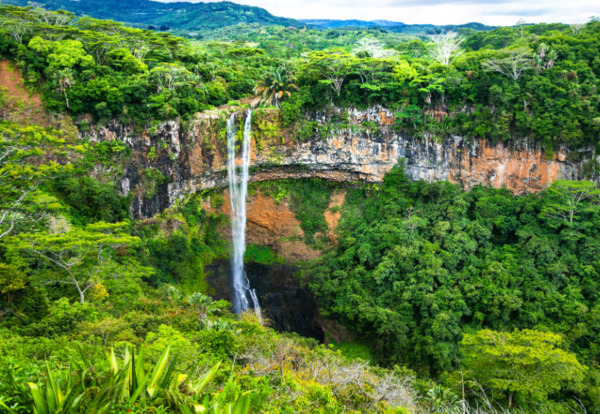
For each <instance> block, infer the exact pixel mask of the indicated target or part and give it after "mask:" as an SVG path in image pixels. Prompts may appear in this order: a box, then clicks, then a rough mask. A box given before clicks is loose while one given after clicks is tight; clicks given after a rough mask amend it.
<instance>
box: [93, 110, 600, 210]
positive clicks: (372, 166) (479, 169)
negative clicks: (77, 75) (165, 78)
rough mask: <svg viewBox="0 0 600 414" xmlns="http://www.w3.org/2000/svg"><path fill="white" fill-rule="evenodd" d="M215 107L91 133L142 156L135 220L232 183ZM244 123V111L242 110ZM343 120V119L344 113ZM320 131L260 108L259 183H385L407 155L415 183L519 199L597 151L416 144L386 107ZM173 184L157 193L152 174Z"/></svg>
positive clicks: (126, 185)
mask: <svg viewBox="0 0 600 414" xmlns="http://www.w3.org/2000/svg"><path fill="white" fill-rule="evenodd" d="M227 116H228V113H227V112H225V111H223V110H220V111H219V110H215V111H212V112H205V113H202V114H198V115H197V116H196V117H195V118H194V119H193V120H192V121H191V122H190V123H189V125H188V126H187V127H185V128H184V127H183V126H182V124H181V123H180V122H175V121H170V122H165V123H163V124H160V125H158V126H157V127H156V128H154V130H152V131H145V132H143V133H136V132H135V131H134V129H133V128H131V127H128V126H126V125H123V124H122V123H119V122H109V123H108V124H106V125H104V126H102V127H95V128H92V129H91V131H89V132H87V133H86V135H87V136H89V138H90V139H91V140H95V141H101V140H119V141H122V142H125V143H126V144H127V145H128V146H129V147H130V148H131V150H132V153H131V158H130V159H129V160H128V162H127V164H126V165H125V167H124V171H123V174H122V176H121V177H120V178H119V180H120V187H121V191H122V193H123V194H124V195H125V194H130V193H133V202H132V207H131V208H132V213H133V215H134V216H135V217H140V218H143V217H151V216H153V215H155V214H156V213H158V212H160V211H161V210H163V209H165V208H168V207H169V206H171V205H172V204H173V203H175V202H176V201H177V200H178V199H179V198H181V197H182V196H183V195H185V194H186V193H191V192H196V191H199V190H203V189H209V188H214V187H225V186H226V182H227V177H226V174H227V172H226V171H227V170H226V155H225V151H224V150H225V133H226V130H225V128H226V127H225V120H226V118H227ZM238 118H239V119H240V121H239V122H238V123H239V124H241V123H242V122H241V118H242V114H241V113H240V114H239V117H238ZM338 118H339V114H338ZM313 120H314V125H315V126H316V127H317V128H316V131H318V132H316V133H315V134H313V136H312V137H310V138H308V139H307V140H306V141H304V142H301V141H300V140H299V139H297V138H295V137H294V136H292V134H291V133H290V132H289V131H286V130H285V129H284V128H282V127H281V125H280V120H279V117H278V113H277V111H274V110H272V111H270V110H259V111H255V114H254V122H253V131H254V132H253V137H254V139H253V140H252V146H251V166H252V170H251V180H252V181H263V180H278V179H287V178H305V177H318V178H324V179H327V180H332V181H338V182H348V181H367V182H380V181H382V179H383V177H384V175H385V173H386V172H388V171H389V170H390V169H391V168H392V167H393V166H394V165H395V164H397V163H398V161H399V160H400V159H405V164H406V172H407V174H408V176H409V177H410V178H411V179H412V180H419V179H423V180H426V181H429V182H431V181H437V180H448V181H450V182H453V183H459V184H461V185H462V187H463V188H465V189H469V188H471V187H473V186H475V185H478V184H483V185H492V186H494V187H498V188H500V187H506V188H508V189H510V190H511V191H512V192H514V193H515V194H524V193H528V192H538V191H541V190H543V189H544V188H546V187H547V186H549V185H550V184H551V183H552V182H553V181H554V180H557V179H568V180H577V179H581V178H582V176H583V175H582V168H581V163H580V162H577V161H572V160H576V159H590V158H591V157H592V154H591V151H587V152H586V151H583V152H586V153H585V154H577V153H574V152H570V151H569V150H567V149H566V148H563V149H561V150H559V151H557V152H556V153H551V154H550V153H544V151H543V150H542V149H541V148H539V147H536V146H534V145H532V144H531V143H529V142H526V141H519V142H510V143H498V144H495V145H494V144H492V143H491V142H490V141H488V140H486V139H477V140H467V139H465V138H463V137H460V136H452V137H449V138H446V139H442V140H438V139H435V138H434V137H431V136H427V137H425V138H424V139H421V138H416V137H414V136H410V135H407V134H405V133H402V132H397V131H396V128H394V124H395V119H394V115H393V113H392V112H390V111H388V110H385V109H383V108H372V109H369V110H364V111H360V110H348V111H346V112H345V113H344V114H343V121H338V122H336V123H334V122H332V115H331V114H329V115H328V114H317V115H315V116H314V118H313ZM149 169H150V170H152V169H157V170H159V171H160V172H161V173H162V175H163V176H164V177H166V180H165V182H164V183H156V184H157V185H160V188H158V190H157V191H154V192H153V193H150V194H149V193H148V192H147V191H144V190H143V188H144V186H145V185H146V186H147V181H148V177H149V176H152V174H148V172H147V171H148V170H149Z"/></svg>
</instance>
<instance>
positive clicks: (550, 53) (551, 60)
mask: <svg viewBox="0 0 600 414" xmlns="http://www.w3.org/2000/svg"><path fill="white" fill-rule="evenodd" d="M556 59H558V53H556V51H555V50H549V49H548V45H546V44H545V43H540V45H539V46H538V51H537V53H536V54H534V55H533V67H534V68H535V70H536V71H537V73H538V74H539V73H542V71H544V70H546V69H550V68H551V67H553V66H554V64H555V63H556Z"/></svg>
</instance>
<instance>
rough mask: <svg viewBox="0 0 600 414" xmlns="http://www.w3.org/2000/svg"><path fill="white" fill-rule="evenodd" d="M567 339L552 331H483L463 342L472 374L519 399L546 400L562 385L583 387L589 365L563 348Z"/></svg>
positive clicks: (510, 401)
mask: <svg viewBox="0 0 600 414" xmlns="http://www.w3.org/2000/svg"><path fill="white" fill-rule="evenodd" d="M563 342H564V341H563V338H561V336H560V335H557V334H553V333H550V332H539V331H533V330H528V329H525V330H522V331H519V330H515V331H514V332H512V333H508V332H507V333H504V332H494V331H491V330H482V331H479V332H477V333H475V334H466V335H465V336H464V338H463V340H462V341H461V349H462V351H463V353H464V355H465V368H466V369H468V371H467V375H468V377H471V376H472V377H473V378H474V379H475V380H476V381H478V382H479V383H480V384H481V385H483V386H484V387H490V388H491V389H492V390H494V391H499V392H501V393H504V394H505V395H507V399H508V406H509V407H511V406H512V405H513V396H514V398H515V399H519V398H520V399H521V401H523V402H530V403H531V402H533V401H540V400H541V401H543V400H544V399H545V398H547V396H548V395H549V394H553V393H556V392H557V391H559V390H560V389H561V388H563V387H566V388H570V389H575V390H576V389H578V388H579V389H580V388H581V385H582V382H583V378H584V374H585V368H584V367H583V366H581V364H580V363H579V362H578V361H577V358H576V357H575V355H573V354H571V353H569V352H567V351H565V350H563V349H561V348H560V347H561V346H562V345H563Z"/></svg>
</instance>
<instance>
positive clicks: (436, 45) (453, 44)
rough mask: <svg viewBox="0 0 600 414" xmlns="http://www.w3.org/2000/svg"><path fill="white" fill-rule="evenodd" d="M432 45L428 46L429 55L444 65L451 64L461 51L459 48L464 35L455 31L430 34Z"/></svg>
mask: <svg viewBox="0 0 600 414" xmlns="http://www.w3.org/2000/svg"><path fill="white" fill-rule="evenodd" d="M430 39H431V41H432V42H433V45H432V46H431V47H430V48H429V56H430V57H431V58H432V59H433V60H435V61H436V62H439V63H440V64H442V65H444V66H448V65H449V64H451V63H452V62H453V61H454V59H456V58H457V57H458V56H460V55H461V54H462V53H463V51H462V50H459V48H460V44H461V43H462V42H464V41H465V38H464V37H461V36H459V35H458V34H457V33H456V32H448V33H442V34H437V35H432V36H430Z"/></svg>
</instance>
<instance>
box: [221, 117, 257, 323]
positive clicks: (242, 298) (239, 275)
mask: <svg viewBox="0 0 600 414" xmlns="http://www.w3.org/2000/svg"><path fill="white" fill-rule="evenodd" d="M235 133H236V130H235V114H232V115H231V117H229V120H228V121H227V176H228V178H229V202H230V205H231V235H232V242H233V252H232V255H231V273H232V278H233V291H234V298H233V311H234V312H235V313H240V312H242V311H244V310H246V309H248V308H249V307H250V301H251V302H252V307H253V308H254V310H255V312H256V313H257V315H259V316H260V306H259V305H258V298H257V297H256V292H255V291H254V290H253V289H250V282H248V278H247V277H246V272H244V252H245V251H246V193H247V191H248V177H249V167H250V135H251V133H252V111H248V114H247V115H246V123H245V124H244V141H243V143H242V171H241V174H238V173H237V168H236V165H235Z"/></svg>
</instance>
